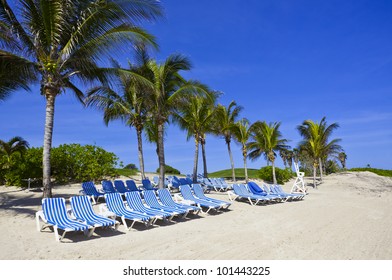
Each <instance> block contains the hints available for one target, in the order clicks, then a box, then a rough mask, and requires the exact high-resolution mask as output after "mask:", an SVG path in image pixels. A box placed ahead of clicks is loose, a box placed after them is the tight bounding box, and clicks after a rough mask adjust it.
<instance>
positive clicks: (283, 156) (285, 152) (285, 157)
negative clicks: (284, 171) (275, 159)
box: [279, 149, 287, 168]
mask: <svg viewBox="0 0 392 280" xmlns="http://www.w3.org/2000/svg"><path fill="white" fill-rule="evenodd" d="M279 156H280V157H281V158H282V160H283V164H284V168H287V150H284V149H283V150H280V151H279Z"/></svg>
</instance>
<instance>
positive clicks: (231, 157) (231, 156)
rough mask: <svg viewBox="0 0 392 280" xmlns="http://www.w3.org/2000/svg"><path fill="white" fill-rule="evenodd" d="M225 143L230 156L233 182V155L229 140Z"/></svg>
mask: <svg viewBox="0 0 392 280" xmlns="http://www.w3.org/2000/svg"><path fill="white" fill-rule="evenodd" d="M226 144H227V150H228V151H229V156H230V164H231V175H232V177H233V182H235V170H234V161H233V155H232V153H231V148H230V141H226Z"/></svg>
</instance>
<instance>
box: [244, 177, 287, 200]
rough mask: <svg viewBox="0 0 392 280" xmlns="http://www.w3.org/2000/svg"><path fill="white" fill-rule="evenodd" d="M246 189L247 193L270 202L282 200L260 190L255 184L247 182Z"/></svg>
mask: <svg viewBox="0 0 392 280" xmlns="http://www.w3.org/2000/svg"><path fill="white" fill-rule="evenodd" d="M248 189H249V192H251V193H253V194H257V195H261V196H264V197H266V198H269V200H270V201H275V202H280V201H281V200H282V198H281V197H279V196H277V195H269V194H268V193H266V192H265V191H264V190H262V189H261V188H260V187H259V186H258V185H257V184H256V183H255V182H248Z"/></svg>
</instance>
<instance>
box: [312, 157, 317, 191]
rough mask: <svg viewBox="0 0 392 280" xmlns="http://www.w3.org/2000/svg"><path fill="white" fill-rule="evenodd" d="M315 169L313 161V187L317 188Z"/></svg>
mask: <svg viewBox="0 0 392 280" xmlns="http://www.w3.org/2000/svg"><path fill="white" fill-rule="evenodd" d="M316 169H317V165H316V164H315V163H313V188H315V189H317V185H316Z"/></svg>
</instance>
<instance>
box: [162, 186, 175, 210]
mask: <svg viewBox="0 0 392 280" xmlns="http://www.w3.org/2000/svg"><path fill="white" fill-rule="evenodd" d="M157 192H158V196H159V199H160V200H161V201H162V203H163V204H165V205H167V206H174V207H176V202H175V201H174V200H173V197H172V196H171V194H170V191H169V190H168V189H159V190H158V191H157Z"/></svg>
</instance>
